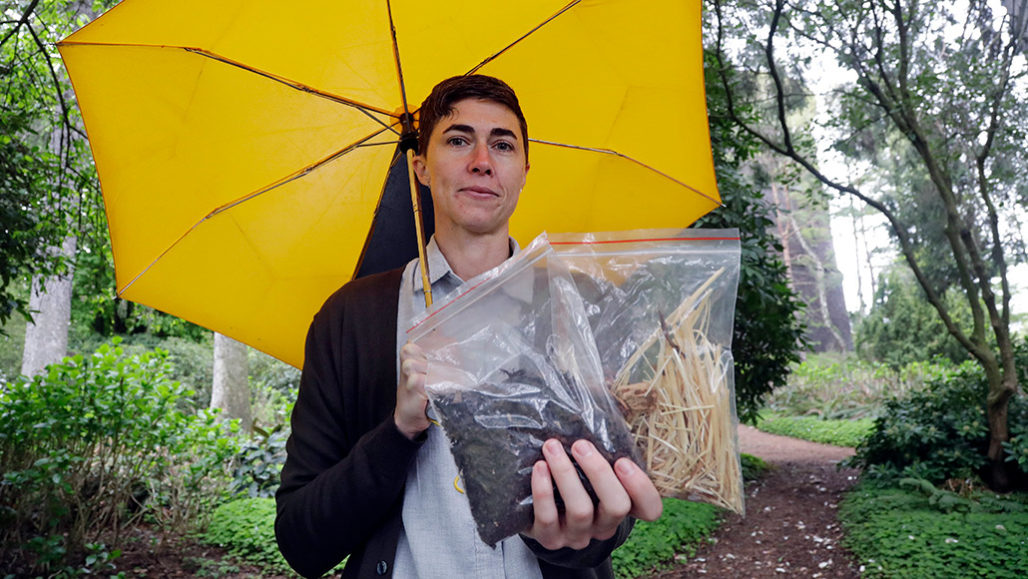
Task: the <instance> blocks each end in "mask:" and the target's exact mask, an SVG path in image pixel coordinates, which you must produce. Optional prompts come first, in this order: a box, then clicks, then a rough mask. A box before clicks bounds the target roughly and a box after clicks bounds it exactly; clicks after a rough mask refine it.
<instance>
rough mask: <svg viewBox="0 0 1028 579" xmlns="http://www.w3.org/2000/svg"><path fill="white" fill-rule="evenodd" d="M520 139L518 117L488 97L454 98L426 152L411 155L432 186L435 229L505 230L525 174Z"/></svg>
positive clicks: (422, 175) (421, 177)
mask: <svg viewBox="0 0 1028 579" xmlns="http://www.w3.org/2000/svg"><path fill="white" fill-rule="evenodd" d="M521 140H522V139H521V125H520V124H519V123H518V118H517V117H516V116H515V115H514V113H513V112H512V111H511V110H510V109H508V108H507V107H505V106H503V105H501V104H498V103H495V102H492V101H484V100H478V99H465V100H462V101H458V102H457V103H456V104H455V105H454V110H453V114H452V115H450V116H448V117H444V118H441V119H439V122H437V123H436V125H435V127H434V128H433V129H432V134H431V136H430V137H429V141H428V147H427V150H426V151H425V154H424V155H418V156H417V157H415V158H414V171H415V172H416V173H417V175H418V179H419V180H420V181H421V182H422V183H423V184H425V185H427V186H428V187H430V188H431V189H432V202H433V204H434V208H435V220H436V231H437V232H442V231H441V230H453V229H462V230H464V231H466V232H470V233H474V234H490V233H497V232H503V233H506V230H507V221H508V220H509V219H510V216H511V214H513V213H514V208H515V207H516V206H517V203H518V195H519V194H520V193H521V188H522V187H524V185H525V176H526V175H527V173H528V163H527V162H526V160H525V144H524V143H522V142H521Z"/></svg>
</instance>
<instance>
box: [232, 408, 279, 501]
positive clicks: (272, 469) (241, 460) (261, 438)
mask: <svg viewBox="0 0 1028 579" xmlns="http://www.w3.org/2000/svg"><path fill="white" fill-rule="evenodd" d="M288 438H289V429H288V428H285V427H284V426H282V425H279V426H278V427H276V428H274V429H273V430H271V431H270V432H269V431H266V430H262V429H260V428H255V429H254V435H253V436H252V437H251V438H250V439H249V440H248V441H246V442H244V443H243V444H242V445H241V447H240V450H239V454H238V455H237V456H236V461H235V462H236V467H235V469H234V470H233V472H232V489H231V490H232V492H233V493H234V494H245V495H247V496H248V497H250V498H255V497H274V496H275V491H276V490H278V484H279V480H280V478H279V475H280V474H281V473H282V465H284V464H285V462H286V440H287V439H288Z"/></svg>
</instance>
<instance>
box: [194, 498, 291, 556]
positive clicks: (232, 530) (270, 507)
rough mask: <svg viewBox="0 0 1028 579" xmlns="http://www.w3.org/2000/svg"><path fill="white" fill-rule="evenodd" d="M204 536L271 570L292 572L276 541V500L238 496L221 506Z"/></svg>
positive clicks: (229, 550)
mask: <svg viewBox="0 0 1028 579" xmlns="http://www.w3.org/2000/svg"><path fill="white" fill-rule="evenodd" d="M201 538H202V539H203V540H204V541H205V542H207V543H211V544H214V545H218V546H219V547H222V548H224V549H227V550H228V552H229V553H230V554H232V555H235V556H236V557H239V558H240V559H242V560H244V561H246V562H247V563H251V564H253V565H256V566H258V567H260V568H261V569H263V570H264V571H266V572H268V573H287V574H290V575H291V574H292V571H291V570H290V568H289V564H288V563H286V560H285V559H284V558H283V557H282V553H280V552H279V550H278V543H277V542H276V541H275V500H274V499H270V498H248V499H238V500H234V501H229V502H227V503H225V504H223V505H221V506H219V507H218V508H216V509H215V510H214V513H213V514H212V515H211V521H210V524H209V525H208V526H207V531H206V532H205V533H204V534H203V535H202V537H201Z"/></svg>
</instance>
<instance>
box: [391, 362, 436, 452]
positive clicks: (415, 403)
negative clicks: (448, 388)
mask: <svg viewBox="0 0 1028 579" xmlns="http://www.w3.org/2000/svg"><path fill="white" fill-rule="evenodd" d="M427 372H428V361H427V360H426V358H425V353H424V351H423V350H422V349H421V348H420V347H419V346H418V345H417V344H413V343H410V342H408V343H406V344H404V346H403V348H401V349H400V381H399V384H398V385H397V387H396V410H395V411H394V412H393V420H394V421H395V422H396V428H397V429H399V430H400V432H402V433H403V434H404V436H406V437H407V438H410V439H411V440H413V439H414V438H416V437H417V436H418V435H419V434H421V433H422V432H423V431H424V430H425V429H427V428H428V427H429V422H428V417H426V416H425V408H426V407H427V406H428V395H426V394H425V377H426V374H427Z"/></svg>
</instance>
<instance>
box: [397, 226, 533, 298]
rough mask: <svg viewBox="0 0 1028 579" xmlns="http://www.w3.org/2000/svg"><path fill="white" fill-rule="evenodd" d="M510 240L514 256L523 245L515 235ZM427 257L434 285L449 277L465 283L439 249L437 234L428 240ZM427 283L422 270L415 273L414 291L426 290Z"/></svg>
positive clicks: (511, 252)
mask: <svg viewBox="0 0 1028 579" xmlns="http://www.w3.org/2000/svg"><path fill="white" fill-rule="evenodd" d="M508 239H509V240H510V256H509V257H512V256H514V255H515V254H517V253H518V252H519V251H521V246H520V245H518V242H517V241H515V240H514V238H513V237H509V238H508ZM425 258H426V259H428V277H429V282H430V283H431V284H432V286H433V287H434V286H435V285H436V284H437V283H439V281H440V280H442V279H443V278H446V277H449V278H450V280H451V281H453V282H455V284H457V285H460V284H462V283H464V281H465V280H462V279H461V278H460V277H459V276H457V274H456V273H454V272H453V268H451V267H450V263H449V262H448V261H446V256H444V255H443V252H442V251H440V249H439V244H438V243H436V240H435V235H433V236H432V238H431V239H429V240H428V245H427V246H426V247H425ZM424 290H425V284H424V281H423V280H422V277H421V272H420V271H417V272H415V274H414V291H424Z"/></svg>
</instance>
